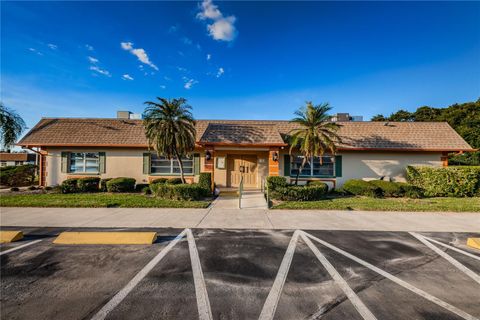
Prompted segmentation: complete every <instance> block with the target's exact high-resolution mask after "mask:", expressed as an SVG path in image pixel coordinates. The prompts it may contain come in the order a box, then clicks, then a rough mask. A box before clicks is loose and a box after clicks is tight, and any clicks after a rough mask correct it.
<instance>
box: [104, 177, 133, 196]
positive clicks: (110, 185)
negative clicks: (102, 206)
mask: <svg viewBox="0 0 480 320" xmlns="http://www.w3.org/2000/svg"><path fill="white" fill-rule="evenodd" d="M134 190H135V179H133V178H125V177H120V178H115V179H111V180H110V181H108V182H107V191H108V192H132V191H134Z"/></svg>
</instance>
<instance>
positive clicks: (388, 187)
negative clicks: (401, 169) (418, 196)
mask: <svg viewBox="0 0 480 320" xmlns="http://www.w3.org/2000/svg"><path fill="white" fill-rule="evenodd" d="M368 183H369V184H372V185H374V186H376V187H378V188H380V189H381V190H382V195H383V196H385V197H394V198H399V197H403V196H404V195H405V188H404V185H406V184H402V183H399V182H390V181H385V180H371V181H368Z"/></svg>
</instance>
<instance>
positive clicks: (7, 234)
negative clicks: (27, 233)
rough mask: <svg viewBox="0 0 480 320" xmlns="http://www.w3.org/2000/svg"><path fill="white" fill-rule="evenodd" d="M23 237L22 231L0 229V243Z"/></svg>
mask: <svg viewBox="0 0 480 320" xmlns="http://www.w3.org/2000/svg"><path fill="white" fill-rule="evenodd" d="M21 239H23V232H22V231H0V243H8V242H14V241H18V240H21Z"/></svg>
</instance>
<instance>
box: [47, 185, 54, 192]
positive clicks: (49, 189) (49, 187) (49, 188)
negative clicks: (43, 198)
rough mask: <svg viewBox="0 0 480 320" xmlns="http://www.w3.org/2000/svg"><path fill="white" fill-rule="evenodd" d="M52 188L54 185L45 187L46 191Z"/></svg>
mask: <svg viewBox="0 0 480 320" xmlns="http://www.w3.org/2000/svg"><path fill="white" fill-rule="evenodd" d="M52 189H53V187H51V186H46V187H45V191H51V190H52Z"/></svg>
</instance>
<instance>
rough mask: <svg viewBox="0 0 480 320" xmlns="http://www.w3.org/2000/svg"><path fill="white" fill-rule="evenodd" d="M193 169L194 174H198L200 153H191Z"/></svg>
mask: <svg viewBox="0 0 480 320" xmlns="http://www.w3.org/2000/svg"><path fill="white" fill-rule="evenodd" d="M193 160H194V161H193V170H194V172H195V175H196V176H198V175H199V174H200V154H198V153H195V154H194V155H193Z"/></svg>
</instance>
